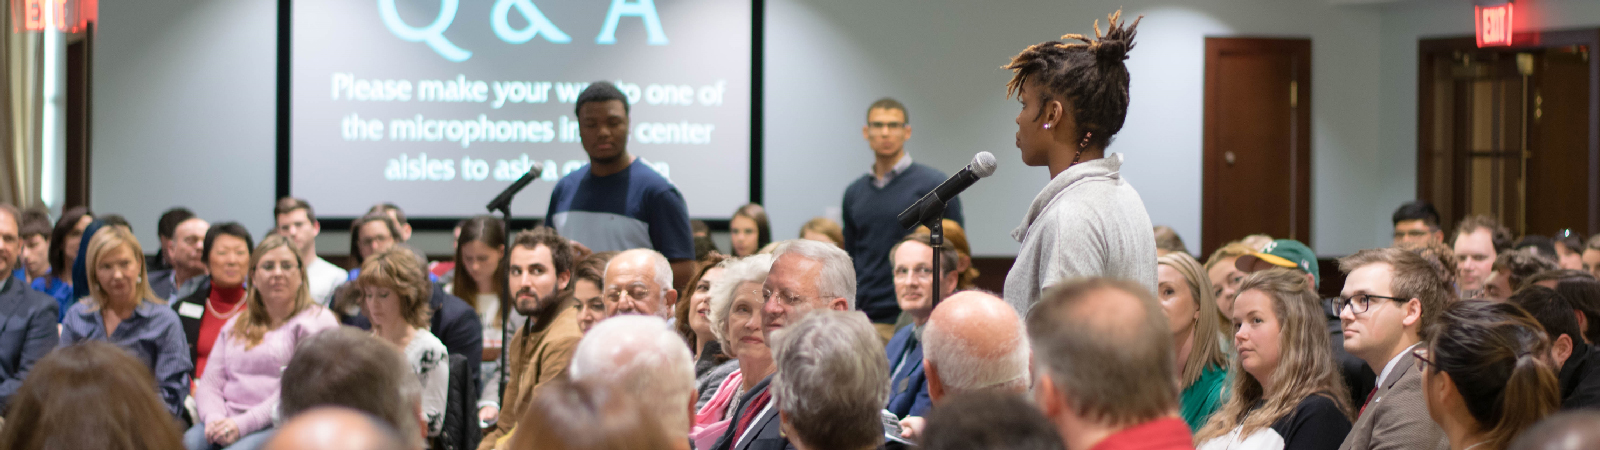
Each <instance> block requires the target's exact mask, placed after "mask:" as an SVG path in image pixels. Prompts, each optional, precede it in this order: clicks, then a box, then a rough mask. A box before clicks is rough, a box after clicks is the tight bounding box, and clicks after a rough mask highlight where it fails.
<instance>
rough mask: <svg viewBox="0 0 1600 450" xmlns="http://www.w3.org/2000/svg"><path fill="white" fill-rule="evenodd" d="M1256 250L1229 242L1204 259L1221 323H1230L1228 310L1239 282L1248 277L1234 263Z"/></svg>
mask: <svg viewBox="0 0 1600 450" xmlns="http://www.w3.org/2000/svg"><path fill="white" fill-rule="evenodd" d="M1255 251H1256V249H1253V248H1250V246H1248V245H1244V244H1242V243H1239V242H1230V243H1228V244H1227V245H1224V246H1222V248H1219V249H1217V251H1214V252H1211V257H1210V258H1206V277H1207V278H1209V279H1210V280H1211V292H1212V293H1213V295H1215V296H1216V297H1217V314H1219V315H1220V316H1219V317H1220V318H1221V319H1222V323H1232V321H1231V316H1229V310H1232V309H1233V299H1234V297H1236V296H1238V295H1239V282H1240V281H1244V276H1245V275H1249V274H1247V273H1245V272H1244V271H1242V270H1239V268H1238V267H1237V266H1234V264H1233V263H1234V262H1236V261H1238V260H1239V257H1240V256H1244V255H1248V254H1251V253H1255Z"/></svg>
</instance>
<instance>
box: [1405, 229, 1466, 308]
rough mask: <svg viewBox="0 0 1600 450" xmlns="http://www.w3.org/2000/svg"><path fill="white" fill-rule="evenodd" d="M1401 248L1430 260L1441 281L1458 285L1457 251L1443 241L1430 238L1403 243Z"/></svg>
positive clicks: (1449, 284)
mask: <svg viewBox="0 0 1600 450" xmlns="http://www.w3.org/2000/svg"><path fill="white" fill-rule="evenodd" d="M1400 248H1401V249H1404V250H1408V251H1410V252H1411V253H1416V254H1417V256H1421V257H1422V259H1423V260H1426V261H1428V265H1429V266H1432V267H1433V272H1434V274H1435V275H1437V276H1438V277H1439V281H1443V282H1444V284H1445V285H1446V286H1455V285H1456V273H1457V272H1456V251H1455V250H1453V249H1451V248H1450V246H1448V245H1445V244H1444V243H1443V242H1439V241H1432V240H1430V241H1424V242H1405V243H1401V244H1400ZM1454 290H1455V289H1453V288H1452V289H1451V291H1454ZM1452 295H1453V294H1452ZM1453 299H1454V298H1452V300H1453Z"/></svg>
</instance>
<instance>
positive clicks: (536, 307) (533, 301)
mask: <svg viewBox="0 0 1600 450" xmlns="http://www.w3.org/2000/svg"><path fill="white" fill-rule="evenodd" d="M508 259H509V261H508V262H509V266H510V267H509V268H508V270H507V271H506V275H507V276H509V277H510V278H511V292H515V293H516V297H515V298H514V299H513V302H514V303H513V305H515V307H516V308H517V312H518V313H520V314H522V315H523V316H525V317H527V318H528V322H527V323H526V324H524V325H523V326H522V327H521V329H519V330H518V331H517V334H516V336H515V337H513V338H511V357H510V363H511V365H510V367H511V379H510V380H509V381H508V382H507V383H506V386H505V394H504V396H503V397H502V398H501V402H502V403H503V405H504V408H502V409H500V411H499V421H498V422H497V423H496V424H495V425H494V427H493V428H492V429H491V430H490V431H489V434H488V435H486V436H484V437H483V443H481V444H479V445H478V450H491V449H501V448H505V446H507V445H509V444H510V443H511V439H510V436H511V433H512V432H513V431H514V430H513V429H512V427H514V426H516V424H517V413H518V412H521V411H522V410H523V409H525V405H527V404H528V402H530V401H532V398H533V393H534V390H535V389H537V388H538V387H539V386H541V385H543V384H545V383H547V382H549V381H550V380H553V379H556V378H557V377H559V376H561V375H562V374H563V373H565V372H566V370H567V365H568V362H570V361H571V360H572V353H573V351H574V350H575V349H577V347H578V341H579V340H581V339H583V333H582V332H581V331H578V313H577V310H575V309H573V308H572V303H573V300H572V298H571V296H570V295H567V294H568V291H567V287H568V285H569V282H570V281H571V280H572V266H573V264H574V263H575V261H574V259H575V256H574V252H573V250H572V247H571V246H570V245H568V244H567V239H566V238H563V237H561V236H560V235H559V234H556V231H555V230H554V229H551V228H547V227H539V228H536V229H533V230H525V231H522V232H519V233H517V236H516V239H515V240H514V241H513V245H512V247H511V255H510V256H509V258H508ZM484 408H485V410H487V409H489V408H494V406H485V407H484ZM484 412H486V411H480V414H479V415H480V417H481V416H483V414H482V413H484Z"/></svg>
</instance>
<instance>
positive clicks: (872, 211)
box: [844, 162, 965, 323]
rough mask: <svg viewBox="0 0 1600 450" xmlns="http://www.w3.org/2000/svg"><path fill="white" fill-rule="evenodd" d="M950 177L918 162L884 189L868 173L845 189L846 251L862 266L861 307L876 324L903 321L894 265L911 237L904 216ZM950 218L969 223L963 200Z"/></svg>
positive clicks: (954, 204)
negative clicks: (897, 249) (895, 254)
mask: <svg viewBox="0 0 1600 450" xmlns="http://www.w3.org/2000/svg"><path fill="white" fill-rule="evenodd" d="M945 178H948V177H947V176H946V175H945V174H944V173H942V172H939V171H938V170H937V169H934V168H932V167H928V166H924V165H922V164H918V163H914V162H913V163H911V166H910V167H907V168H906V170H905V171H904V172H900V174H898V175H895V177H894V178H892V179H890V180H889V182H888V183H887V184H885V185H884V186H883V187H881V188H880V187H877V186H874V185H873V183H872V181H873V176H872V174H867V175H862V176H861V178H860V179H857V180H856V181H855V182H854V183H850V187H848V188H845V190H844V250H845V251H846V252H849V253H850V258H851V259H852V260H854V261H855V265H856V308H857V309H860V310H862V311H864V312H866V313H867V318H869V319H872V321H873V322H875V323H894V322H895V320H896V319H898V318H899V317H900V305H899V304H898V303H896V302H895V300H894V274H893V273H892V272H893V270H894V267H892V266H891V265H890V264H889V249H891V248H894V245H895V244H897V243H900V240H901V239H905V237H906V235H907V234H910V233H911V230H908V229H905V228H900V219H899V215H900V212H901V211H905V210H906V208H908V207H910V206H911V204H913V203H916V202H917V200H918V199H921V198H922V196H923V195H927V193H928V192H930V191H933V189H934V188H937V187H939V183H943V182H944V180H945ZM944 217H945V218H946V219H950V220H954V221H956V223H961V224H962V225H965V223H963V222H962V220H961V198H960V197H957V198H953V199H950V202H949V203H948V206H947V207H946V208H945V211H944Z"/></svg>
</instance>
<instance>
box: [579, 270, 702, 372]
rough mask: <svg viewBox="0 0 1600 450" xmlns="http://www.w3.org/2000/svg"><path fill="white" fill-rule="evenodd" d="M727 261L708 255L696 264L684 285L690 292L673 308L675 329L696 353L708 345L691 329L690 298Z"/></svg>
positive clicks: (680, 297)
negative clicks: (702, 279)
mask: <svg viewBox="0 0 1600 450" xmlns="http://www.w3.org/2000/svg"><path fill="white" fill-rule="evenodd" d="M725 259H728V258H727V257H726V256H723V255H721V254H712V255H707V256H706V258H705V259H702V260H700V261H699V262H696V263H695V269H694V276H691V277H689V283H688V284H685V285H684V286H685V287H684V290H687V291H689V292H688V293H687V295H680V296H679V297H678V304H677V305H674V306H673V307H672V317H674V318H676V320H677V322H676V323H674V324H673V328H674V329H676V330H677V331H678V335H679V336H683V341H684V342H688V343H689V350H690V351H692V352H694V353H700V348H701V347H705V345H706V343H705V342H698V341H699V339H698V338H697V336H696V335H695V334H694V328H690V327H689V304H690V303H694V302H692V301H690V298H692V297H694V291H695V286H696V285H698V284H700V279H701V278H704V277H705V276H706V272H709V271H711V269H712V268H715V267H717V265H718V264H721V263H722V261H723V260H725ZM602 270H604V269H602ZM601 284H603V283H598V284H597V285H601ZM708 320H709V318H708ZM717 356H718V357H719V359H722V361H726V360H727V359H723V358H721V356H722V355H721V354H718V355H717ZM722 361H718V363H721V362H722Z"/></svg>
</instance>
